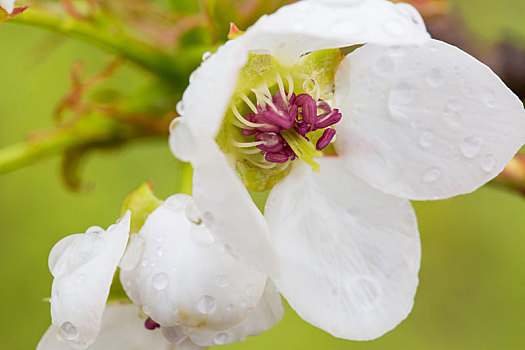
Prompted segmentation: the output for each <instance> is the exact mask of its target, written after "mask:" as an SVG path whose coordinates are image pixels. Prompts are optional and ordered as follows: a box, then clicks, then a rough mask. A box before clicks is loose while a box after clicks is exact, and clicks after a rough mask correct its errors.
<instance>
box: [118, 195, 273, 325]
mask: <svg viewBox="0 0 525 350" xmlns="http://www.w3.org/2000/svg"><path fill="white" fill-rule="evenodd" d="M188 218H189V219H191V220H194V221H196V222H198V221H199V220H200V218H199V215H198V212H197V209H196V208H195V206H194V204H193V201H191V200H189V196H186V195H182V194H179V195H175V196H172V197H170V198H168V199H167V200H166V202H165V204H163V205H162V206H160V207H159V208H157V209H156V210H155V211H154V212H153V213H152V214H150V215H149V217H148V219H147V220H146V223H145V224H144V226H143V227H142V229H141V230H140V233H139V234H140V236H142V237H143V239H144V241H145V247H144V252H143V254H142V260H141V262H140V263H139V264H138V265H137V266H136V267H135V269H133V270H130V271H126V270H121V274H120V278H121V281H122V285H123V286H124V289H125V290H126V292H127V293H128V295H130V297H131V298H132V299H133V301H134V302H135V303H136V304H138V305H142V306H143V310H144V312H145V313H146V314H148V315H149V316H151V318H152V319H153V320H155V321H156V322H158V323H159V324H161V325H162V326H164V327H172V326H179V325H180V326H184V327H207V328H211V329H215V330H219V329H227V328H230V327H232V326H233V325H235V324H237V323H239V322H240V321H241V320H243V319H244V318H245V317H246V314H247V313H248V311H249V309H251V308H253V307H254V306H255V305H256V304H257V302H258V301H259V299H260V297H261V295H262V294H263V291H264V286H265V281H266V276H265V275H263V274H261V273H259V272H257V271H255V270H253V269H251V268H250V267H248V266H247V265H245V264H243V263H241V262H239V261H237V260H235V259H234V258H233V257H232V256H231V255H230V254H228V253H227V252H225V251H224V249H223V247H222V245H219V244H217V242H215V240H214V238H213V236H212V235H211V234H210V232H209V231H208V230H207V228H206V227H205V226H204V225H203V224H199V225H197V224H194V223H193V222H191V221H190V220H189V219H188Z"/></svg>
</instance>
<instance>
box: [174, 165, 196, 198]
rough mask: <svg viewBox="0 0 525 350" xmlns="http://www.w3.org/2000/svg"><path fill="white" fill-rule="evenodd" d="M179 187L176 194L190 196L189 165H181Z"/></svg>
mask: <svg viewBox="0 0 525 350" xmlns="http://www.w3.org/2000/svg"><path fill="white" fill-rule="evenodd" d="M179 179H180V180H179V181H180V182H179V186H178V189H177V191H176V192H178V193H185V194H188V195H190V196H191V191H192V189H193V168H192V166H191V164H190V163H181V167H180V176H179Z"/></svg>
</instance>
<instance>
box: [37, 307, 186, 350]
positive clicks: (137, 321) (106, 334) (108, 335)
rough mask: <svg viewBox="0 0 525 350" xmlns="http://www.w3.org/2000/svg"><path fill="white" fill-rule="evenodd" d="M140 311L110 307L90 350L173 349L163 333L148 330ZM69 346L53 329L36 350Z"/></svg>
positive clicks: (135, 308)
mask: <svg viewBox="0 0 525 350" xmlns="http://www.w3.org/2000/svg"><path fill="white" fill-rule="evenodd" d="M139 315H140V311H139V309H138V308H137V307H135V306H133V305H129V304H120V303H111V304H108V306H107V308H106V312H105V313H104V317H103V319H102V329H101V332H100V334H99V336H98V338H97V340H96V341H95V342H94V343H93V344H92V345H90V346H89V347H88V348H87V349H88V350H151V349H155V350H157V349H158V350H162V349H164V350H168V349H180V348H179V347H177V348H174V346H173V345H172V344H170V343H169V342H168V341H166V340H165V339H164V337H163V336H162V334H161V333H160V330H158V329H156V330H153V331H150V330H147V329H146V328H145V327H144V320H143V319H141V318H140V317H139ZM71 349H74V348H73V347H71V346H70V345H69V344H68V343H65V342H62V341H59V340H58V327H56V326H51V327H49V328H48V330H47V332H46V333H45V334H44V336H43V337H42V339H41V340H40V343H39V344H38V346H37V350H71Z"/></svg>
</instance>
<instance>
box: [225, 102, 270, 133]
mask: <svg viewBox="0 0 525 350" xmlns="http://www.w3.org/2000/svg"><path fill="white" fill-rule="evenodd" d="M231 109H232V112H233V115H234V116H235V118H237V119H238V120H239V121H240V122H241V123H243V124H244V125H247V126H249V127H252V128H262V127H265V126H267V125H266V124H257V123H252V122H250V121H248V120H246V119H245V118H243V117H242V116H241V114H240V113H239V110H237V106H235V104H232V107H231Z"/></svg>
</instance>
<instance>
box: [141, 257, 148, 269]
mask: <svg viewBox="0 0 525 350" xmlns="http://www.w3.org/2000/svg"><path fill="white" fill-rule="evenodd" d="M140 264H141V265H142V267H147V266H148V265H149V259H148V258H144V259H142V262H141V263H140Z"/></svg>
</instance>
